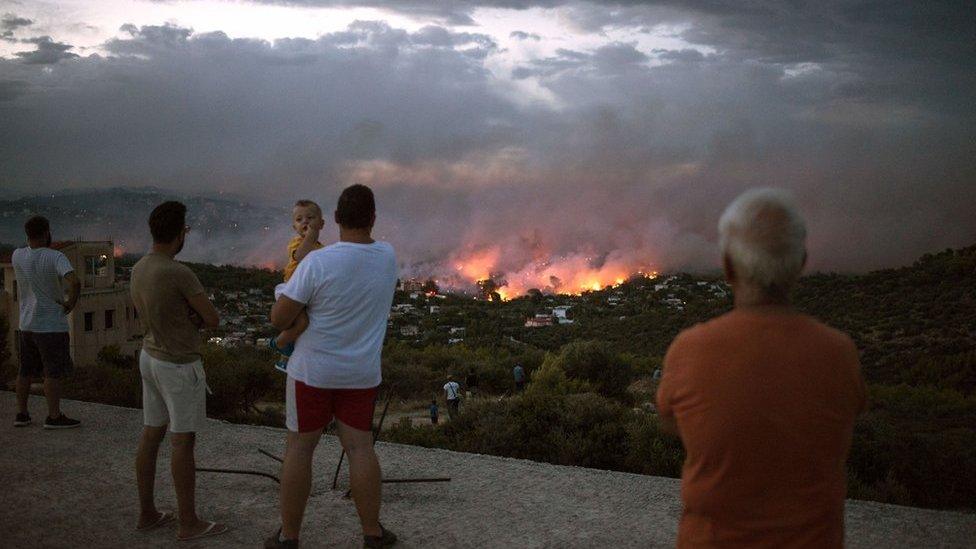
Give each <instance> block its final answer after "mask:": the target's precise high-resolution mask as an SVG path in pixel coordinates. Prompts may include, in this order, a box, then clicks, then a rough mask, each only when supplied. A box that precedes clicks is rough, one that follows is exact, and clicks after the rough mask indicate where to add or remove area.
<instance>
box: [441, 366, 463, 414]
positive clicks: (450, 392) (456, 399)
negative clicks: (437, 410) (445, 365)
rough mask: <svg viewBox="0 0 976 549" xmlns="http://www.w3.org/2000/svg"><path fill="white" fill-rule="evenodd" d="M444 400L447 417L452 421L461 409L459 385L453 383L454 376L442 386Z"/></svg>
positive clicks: (455, 382)
mask: <svg viewBox="0 0 976 549" xmlns="http://www.w3.org/2000/svg"><path fill="white" fill-rule="evenodd" d="M444 398H446V399H447V415H449V416H450V417H451V419H454V417H455V415H456V414H457V413H458V410H459V409H460V407H461V385H460V384H459V383H458V382H457V381H454V376H449V377H448V378H447V383H445V384H444Z"/></svg>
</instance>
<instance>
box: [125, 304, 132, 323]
mask: <svg viewBox="0 0 976 549" xmlns="http://www.w3.org/2000/svg"><path fill="white" fill-rule="evenodd" d="M130 318H132V313H131V312H130V311H129V306H128V305H126V306H125V320H126V322H128V321H129V319H130Z"/></svg>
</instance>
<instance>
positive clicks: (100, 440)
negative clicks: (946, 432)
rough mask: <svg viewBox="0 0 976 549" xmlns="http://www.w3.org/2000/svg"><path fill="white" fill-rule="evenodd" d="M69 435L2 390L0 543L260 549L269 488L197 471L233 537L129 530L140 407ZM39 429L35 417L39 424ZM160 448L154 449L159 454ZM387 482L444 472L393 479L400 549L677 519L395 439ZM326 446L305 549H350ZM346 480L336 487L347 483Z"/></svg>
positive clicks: (652, 503)
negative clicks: (186, 537)
mask: <svg viewBox="0 0 976 549" xmlns="http://www.w3.org/2000/svg"><path fill="white" fill-rule="evenodd" d="M64 409H65V411H66V413H68V415H70V416H72V417H77V418H78V419H81V420H82V421H83V422H84V423H83V425H82V427H81V428H79V429H72V430H67V431H45V430H43V429H42V428H41V426H40V422H41V421H43V417H44V403H43V399H41V398H38V397H32V398H31V415H32V416H33V417H34V421H35V423H34V425H32V426H30V427H27V428H14V427H13V416H14V414H15V411H16V410H15V401H14V395H13V393H10V392H0V418H2V422H0V441H2V442H0V490H2V500H0V501H2V502H3V509H4V510H3V513H0V547H5V548H8V547H9V548H15V547H31V548H35V547H170V546H179V547H186V548H190V547H260V546H261V543H262V540H263V539H264V538H265V537H266V536H268V535H269V534H270V533H272V532H273V531H274V530H275V529H276V528H277V525H278V518H277V516H278V511H277V485H276V484H274V483H273V482H272V481H270V480H268V479H265V478H261V477H251V476H237V475H219V474H209V473H200V474H199V475H198V477H197V501H198V511H199V512H200V515H201V517H202V518H204V519H212V520H218V521H221V522H224V523H226V524H228V525H229V526H230V527H231V528H232V530H231V531H230V532H229V533H227V534H224V535H222V536H218V537H214V538H210V539H209V540H203V541H199V542H196V543H179V544H178V543H177V542H176V539H175V538H176V528H175V526H173V525H169V526H167V527H163V528H160V529H159V530H156V531H153V532H150V533H136V532H135V531H134V525H135V520H136V515H137V507H136V501H137V498H136V489H135V484H134V479H133V476H134V473H133V458H134V453H135V446H136V441H137V438H138V433H139V430H140V428H141V412H140V411H139V410H133V409H127V408H117V407H112V406H104V405H99V404H90V403H85V402H74V401H66V402H65V403H64ZM39 420H40V421H39ZM283 444H284V431H282V430H280V429H272V428H266V427H251V426H242V425H231V424H226V423H222V422H218V421H211V422H209V425H208V427H207V429H206V430H205V431H203V432H201V433H199V435H198V443H197V466H198V467H221V468H237V469H257V470H262V471H267V472H269V473H272V474H275V475H277V473H278V464H277V463H276V462H273V461H272V460H271V459H269V458H267V457H265V456H263V455H261V454H259V453H258V452H257V449H258V448H264V449H266V450H269V451H271V452H273V453H275V454H277V455H281V454H282V451H283ZM164 448H165V447H164ZM377 452H378V453H379V456H380V461H381V463H382V465H383V472H384V475H385V476H386V477H387V478H402V477H411V476H421V477H433V476H448V477H451V478H452V479H453V480H452V482H450V483H442V484H393V485H389V484H388V485H386V486H385V487H384V492H383V512H382V516H383V521H384V524H385V525H387V526H388V527H389V528H390V529H391V530H393V531H395V532H396V533H397V534H398V535H399V536H400V539H401V540H402V543H401V544H399V545H398V546H400V547H404V548H409V547H601V548H603V547H648V546H653V547H657V546H673V545H674V541H675V535H676V531H677V520H678V516H679V513H680V500H679V496H678V491H679V482H678V481H677V480H674V479H667V478H660V477H650V476H642V475H633V474H627V473H615V472H607V471H600V470H594V469H584V468H577V467H560V466H554V465H547V464H542V463H535V462H531V461H524V460H515V459H507V458H499V457H492V456H482V455H474V454H462V453H456V452H449V451H446V450H432V449H425V448H418V447H412V446H404V445H399V444H384V443H379V444H378V445H377ZM161 454H162V455H161V456H160V462H159V469H160V471H159V477H158V481H157V500H158V502H159V506H160V508H161V509H173V508H175V496H174V495H173V489H172V484H171V480H170V476H169V468H168V463H169V452H168V449H164V450H163V452H162V453H161ZM338 455H339V446H338V441H337V440H336V439H334V438H333V437H323V440H322V444H321V445H320V446H319V449H318V452H317V456H316V459H315V470H316V473H315V479H314V485H313V489H312V497H311V499H310V501H309V506H308V510H307V513H306V519H305V526H304V529H303V531H302V541H303V546H305V547H358V546H360V544H361V538H360V537H359V535H358V521H357V519H356V514H355V510H354V509H353V505H352V503H351V501H349V500H346V499H343V497H342V494H343V492H342V491H332V490H330V488H331V481H332V472H333V470H334V468H335V464H336V460H337V459H338ZM345 485H346V482H345V477H344V476H342V477H340V486H341V487H345ZM974 540H976V515H972V514H962V513H953V512H940V511H930V510H924V509H915V508H909V507H898V506H893V505H883V504H877V503H867V502H855V501H851V502H848V505H847V542H848V546H850V547H871V548H875V547H926V548H928V547H974Z"/></svg>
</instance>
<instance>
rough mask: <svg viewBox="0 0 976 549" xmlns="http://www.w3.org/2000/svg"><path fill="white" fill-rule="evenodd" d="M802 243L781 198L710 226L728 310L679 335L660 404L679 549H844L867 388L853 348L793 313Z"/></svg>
mask: <svg viewBox="0 0 976 549" xmlns="http://www.w3.org/2000/svg"><path fill="white" fill-rule="evenodd" d="M805 238H806V228H805V225H804V222H803V220H802V219H801V218H800V216H799V214H798V213H797V211H796V208H795V206H794V205H793V201H792V199H791V197H790V195H788V194H787V193H785V192H784V191H778V190H772V189H760V190H752V191H749V192H746V193H745V194H743V195H742V196H740V197H739V198H737V199H736V200H735V201H733V202H732V204H731V205H730V206H729V207H728V209H726V210H725V213H724V214H723V215H722V218H721V221H719V240H720V244H721V250H722V254H723V266H724V268H725V276H726V278H727V279H728V281H729V283H730V284H731V285H732V289H733V293H734V296H735V308H734V309H733V310H732V311H731V312H729V313H727V314H725V315H722V316H720V317H718V318H715V319H712V320H711V321H709V322H706V323H703V324H699V325H697V326H694V327H692V328H690V329H688V330H686V331H684V332H682V333H681V334H679V335H678V337H677V338H676V339H675V340H674V342H673V343H672V344H671V347H670V349H668V352H667V355H666V357H665V359H664V375H663V377H662V379H661V384H660V386H659V388H658V393H657V408H658V411H659V413H660V415H661V419H662V422H663V423H664V425H665V427H666V428H671V429H676V430H677V433H678V434H679V435H680V437H681V440H682V442H683V444H684V447H685V450H686V451H687V457H686V459H685V463H684V468H683V471H682V475H681V482H682V487H681V494H682V500H683V504H684V510H683V512H682V517H681V524H680V527H679V532H678V546H679V547H754V546H762V547H817V548H822V547H842V546H843V543H844V496H845V489H846V485H847V479H846V474H845V467H844V462H845V460H846V458H847V452H848V449H849V448H850V445H851V433H852V431H853V426H854V418H855V416H856V415H857V414H858V413H859V412H861V411H862V410H863V409H864V407H865V386H864V382H863V380H862V378H861V372H860V365H859V362H858V351H857V348H856V347H855V346H854V343H853V341H851V339H850V338H849V337H848V336H846V335H844V334H843V333H841V332H839V331H837V330H834V329H832V328H829V327H827V326H825V325H823V324H821V323H820V322H818V321H817V320H815V319H813V318H811V317H808V316H806V315H803V314H800V313H799V312H797V311H796V310H794V309H793V308H792V307H791V306H790V302H789V293H790V289H791V288H792V287H793V285H794V283H795V282H796V280H797V278H798V277H799V275H800V272H801V270H802V269H803V266H804V263H805V262H806V247H805V243H804V242H805Z"/></svg>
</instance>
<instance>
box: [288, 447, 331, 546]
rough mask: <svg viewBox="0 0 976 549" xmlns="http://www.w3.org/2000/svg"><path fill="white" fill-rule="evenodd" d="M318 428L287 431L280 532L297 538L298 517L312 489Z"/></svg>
mask: <svg viewBox="0 0 976 549" xmlns="http://www.w3.org/2000/svg"><path fill="white" fill-rule="evenodd" d="M321 437H322V430H321V429H319V430H318V431H312V432H309V433H296V432H293V431H289V432H288V439H287V445H286V446H285V462H284V464H282V466H281V535H282V536H283V537H284V538H285V539H298V536H299V534H300V533H301V531H302V517H303V516H304V515H305V505H306V504H307V503H308V494H309V492H310V491H311V489H312V456H313V455H314V454H315V447H316V446H317V445H318V443H319V439H320V438H321Z"/></svg>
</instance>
